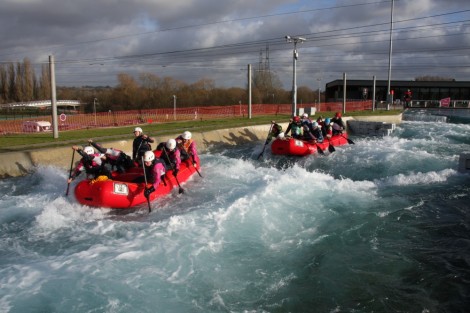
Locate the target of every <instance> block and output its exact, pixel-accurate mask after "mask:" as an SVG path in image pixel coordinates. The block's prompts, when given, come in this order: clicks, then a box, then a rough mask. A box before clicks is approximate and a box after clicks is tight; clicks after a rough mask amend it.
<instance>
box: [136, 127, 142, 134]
mask: <svg viewBox="0 0 470 313" xmlns="http://www.w3.org/2000/svg"><path fill="white" fill-rule="evenodd" d="M135 132H140V133H143V132H144V131H143V130H142V128H140V127H136V128H134V133H135Z"/></svg>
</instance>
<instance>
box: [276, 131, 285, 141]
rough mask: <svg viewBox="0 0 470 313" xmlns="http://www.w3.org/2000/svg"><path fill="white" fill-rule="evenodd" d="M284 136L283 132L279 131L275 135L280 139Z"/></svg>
mask: <svg viewBox="0 0 470 313" xmlns="http://www.w3.org/2000/svg"><path fill="white" fill-rule="evenodd" d="M284 137H285V134H284V132H280V133H279V135H277V138H279V139H282V138H284Z"/></svg>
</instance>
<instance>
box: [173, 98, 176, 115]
mask: <svg viewBox="0 0 470 313" xmlns="http://www.w3.org/2000/svg"><path fill="white" fill-rule="evenodd" d="M173 119H174V120H175V121H176V95H173Z"/></svg>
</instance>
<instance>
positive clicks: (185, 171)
mask: <svg viewBox="0 0 470 313" xmlns="http://www.w3.org/2000/svg"><path fill="white" fill-rule="evenodd" d="M154 153H155V156H156V157H160V154H161V151H154ZM199 167H200V164H197V165H196V168H198V169H199ZM196 168H195V167H194V166H193V164H192V163H191V162H190V160H186V161H182V162H181V165H180V170H179V172H178V175H177V178H178V182H179V183H180V184H182V183H183V182H185V181H187V180H188V179H189V178H190V177H191V176H192V175H193V174H194V173H195V172H196ZM139 176H143V169H142V168H141V167H140V168H133V169H131V170H130V171H128V172H126V173H124V174H117V173H114V172H113V179H106V180H100V179H97V180H88V179H86V180H83V181H81V182H79V183H78V184H77V186H76V187H75V198H76V199H77V201H78V202H80V203H81V204H84V205H88V206H93V207H103V208H112V209H129V208H132V207H135V206H138V205H141V204H143V203H146V202H147V199H146V198H145V196H144V189H145V184H137V183H133V182H132V181H133V180H134V179H135V178H137V177H139ZM178 182H177V181H176V178H175V177H174V176H173V170H168V171H167V173H166V175H165V179H164V181H162V182H161V183H160V185H159V186H158V188H157V190H156V191H155V192H152V193H151V194H150V201H153V200H155V199H156V198H159V197H161V196H164V195H167V194H169V193H170V192H171V191H172V190H173V188H175V187H179V186H178Z"/></svg>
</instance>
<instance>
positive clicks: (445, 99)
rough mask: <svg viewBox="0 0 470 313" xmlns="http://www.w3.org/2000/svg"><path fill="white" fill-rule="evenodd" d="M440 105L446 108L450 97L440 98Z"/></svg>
mask: <svg viewBox="0 0 470 313" xmlns="http://www.w3.org/2000/svg"><path fill="white" fill-rule="evenodd" d="M440 106H441V107H444V108H448V107H449V106H450V98H449V97H447V98H444V99H441V101H440Z"/></svg>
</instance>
